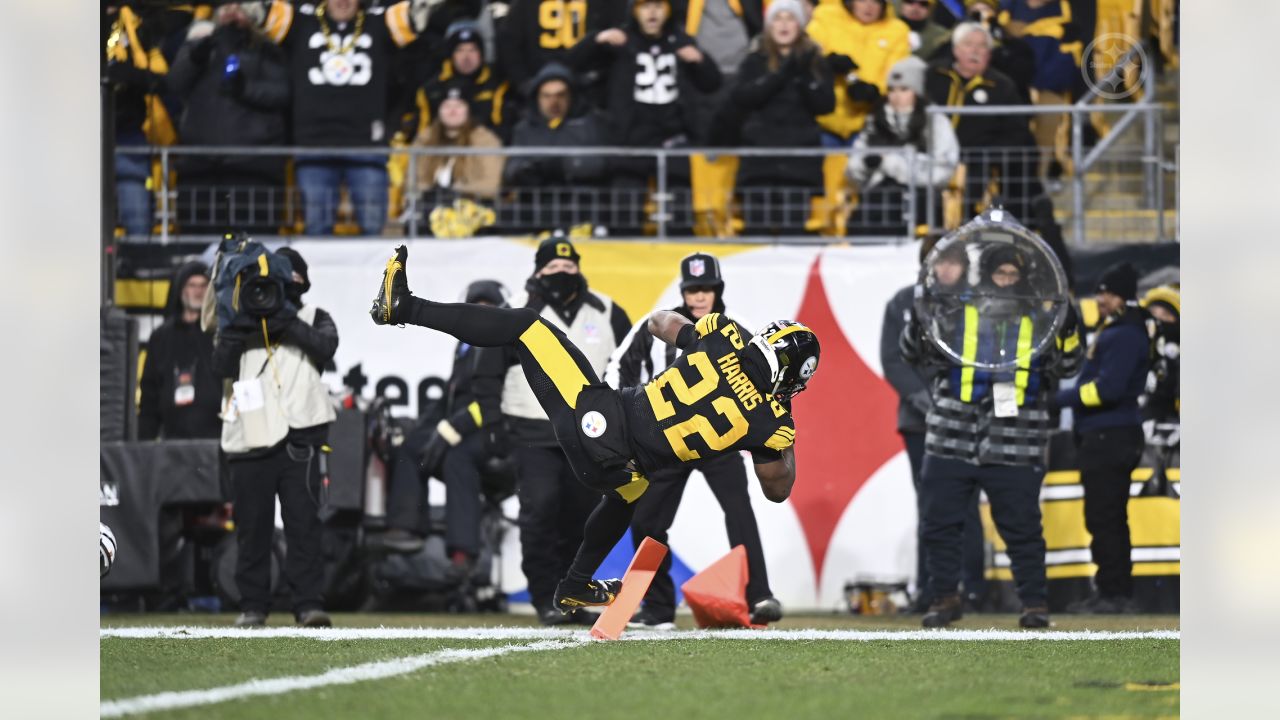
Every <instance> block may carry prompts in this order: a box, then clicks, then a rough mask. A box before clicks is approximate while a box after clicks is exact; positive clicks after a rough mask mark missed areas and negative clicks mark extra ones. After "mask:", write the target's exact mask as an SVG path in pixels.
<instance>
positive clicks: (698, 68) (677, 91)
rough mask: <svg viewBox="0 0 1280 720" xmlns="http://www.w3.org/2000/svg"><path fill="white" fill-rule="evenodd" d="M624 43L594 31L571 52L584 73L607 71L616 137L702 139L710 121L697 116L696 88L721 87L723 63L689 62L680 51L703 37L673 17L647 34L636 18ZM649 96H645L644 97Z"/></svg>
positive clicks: (655, 141) (649, 142)
mask: <svg viewBox="0 0 1280 720" xmlns="http://www.w3.org/2000/svg"><path fill="white" fill-rule="evenodd" d="M622 30H623V32H625V33H626V35H627V42H626V44H625V45H622V46H614V45H609V44H608V43H600V42H597V41H596V39H595V37H589V38H586V39H584V40H583V41H582V42H580V43H578V44H577V45H575V46H574V48H573V50H572V51H570V53H569V61H570V63H571V66H572V67H573V68H574V70H575V71H577V72H578V73H583V72H586V71H588V70H590V69H592V68H601V69H604V71H605V72H606V78H607V87H608V90H607V94H606V98H607V99H606V104H605V110H606V112H607V113H608V115H609V120H610V124H611V126H612V128H613V135H614V138H615V139H616V141H617V142H618V143H620V144H622V145H626V146H630V147H657V146H660V145H663V144H664V143H666V142H668V141H671V140H673V139H675V138H677V137H678V136H681V135H683V136H684V139H685V143H684V144H694V145H697V144H700V140H701V138H696V137H695V134H696V132H697V130H698V128H700V127H701V126H702V125H704V123H700V122H699V121H698V118H697V116H696V107H695V105H694V98H695V94H694V93H695V92H703V93H711V92H715V91H716V90H717V89H718V88H719V87H720V69H719V68H717V67H716V64H715V62H714V61H712V60H711V58H708V57H703V59H702V62H699V63H687V62H684V61H683V60H680V59H679V57H678V56H677V55H676V51H678V50H680V49H681V48H683V47H687V46H690V45H692V46H694V47H697V43H696V42H694V40H693V38H691V37H689V34H688V33H686V32H685V31H684V30H683V28H680V27H678V26H677V25H676V24H675V23H674V22H673V21H671V20H670V19H668V20H667V24H666V26H665V27H664V28H663V31H662V35H661V36H659V37H657V38H650V37H646V36H645V35H644V34H643V33H642V32H641V31H640V27H639V24H638V23H637V22H636V21H635V20H634V19H632V20H630V21H629V22H627V24H626V25H625V27H623V28H622ZM641 98H643V99H641Z"/></svg>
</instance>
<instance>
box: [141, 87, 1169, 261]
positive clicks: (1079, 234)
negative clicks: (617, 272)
mask: <svg viewBox="0 0 1280 720" xmlns="http://www.w3.org/2000/svg"><path fill="white" fill-rule="evenodd" d="M1117 67H1119V66H1117ZM1147 78H1148V79H1147V84H1148V87H1147V97H1148V98H1150V97H1153V96H1154V91H1155V86H1154V82H1155V81H1154V73H1150V72H1149V73H1147ZM1089 99H1090V98H1088V97H1086V98H1082V99H1081V102H1078V103H1075V104H1072V105H1029V106H958V107H957V106H930V107H929V108H928V112H929V113H931V114H944V115H954V116H986V115H1028V116H1032V115H1045V114H1068V115H1070V116H1071V117H1072V120H1073V122H1072V123H1071V127H1072V131H1071V136H1072V142H1071V156H1072V160H1073V165H1074V176H1073V179H1072V189H1073V198H1072V213H1071V216H1072V222H1073V226H1072V238H1073V240H1074V242H1075V244H1077V245H1082V244H1084V237H1085V235H1084V219H1085V212H1084V200H1085V186H1084V176H1085V173H1086V172H1087V171H1088V170H1089V169H1090V168H1092V167H1093V166H1095V165H1096V164H1097V163H1098V162H1099V161H1100V160H1101V159H1102V158H1103V157H1104V155H1105V154H1106V153H1107V151H1108V150H1109V149H1111V148H1112V147H1113V144H1114V142H1115V141H1116V139H1117V138H1118V137H1119V136H1120V135H1121V134H1122V133H1123V132H1124V131H1125V130H1126V129H1127V128H1129V127H1130V126H1131V125H1132V124H1133V123H1134V122H1136V121H1137V119H1138V118H1139V116H1142V117H1143V118H1145V120H1146V131H1147V133H1146V135H1147V136H1146V139H1145V144H1144V154H1143V157H1142V158H1141V162H1142V163H1143V165H1144V167H1145V168H1146V170H1147V172H1146V177H1147V181H1146V191H1145V197H1146V203H1145V204H1146V205H1147V206H1148V207H1154V208H1155V211H1156V218H1157V223H1158V230H1157V235H1158V237H1157V240H1164V239H1166V238H1165V232H1164V188H1163V181H1164V171H1165V168H1166V163H1165V162H1164V159H1163V157H1162V143H1161V142H1160V138H1159V137H1158V135H1156V133H1158V132H1160V131H1161V129H1162V122H1161V117H1160V114H1161V112H1162V111H1163V110H1164V108H1163V106H1162V105H1160V104H1157V103H1150V102H1142V103H1134V104H1116V105H1091V104H1085V103H1086V101H1087V100H1089ZM1092 113H1122V114H1123V117H1122V118H1121V119H1120V121H1119V122H1118V123H1117V124H1116V125H1115V126H1114V128H1113V129H1112V131H1111V132H1110V133H1109V134H1108V135H1107V137H1106V138H1104V139H1103V140H1102V142H1100V143H1099V144H1098V145H1097V146H1095V147H1094V148H1093V149H1092V150H1091V151H1090V152H1088V153H1087V154H1085V152H1084V148H1083V133H1082V124H1083V121H1084V119H1085V117H1086V116H1087V115H1089V114H1092ZM1021 150H1022V151H1023V152H1028V153H1031V152H1035V153H1038V152H1040V149H1038V148H1022V149H1021ZM998 151H1000V149H998V148H965V149H963V150H962V153H963V155H967V156H969V157H974V155H973V153H981V152H998ZM117 152H119V153H122V154H131V155H149V156H158V157H159V161H160V169H161V185H162V187H161V192H160V193H159V206H160V207H159V208H158V210H159V213H158V215H159V217H158V219H159V224H160V228H161V229H160V241H161V242H162V243H168V242H169V241H170V225H171V224H172V222H171V221H172V220H173V219H174V217H175V214H174V209H173V207H172V197H171V194H172V192H171V191H172V189H173V188H172V182H171V180H172V172H173V160H174V158H176V157H183V156H192V155H218V156H241V157H245V156H258V157H262V156H277V157H286V158H307V157H339V158H340V157H368V156H370V155H386V156H388V157H389V156H391V155H405V156H406V157H407V160H408V169H407V172H406V173H405V185H404V199H405V203H406V206H407V207H406V212H405V225H406V228H405V229H406V232H407V234H408V236H409V237H417V236H419V233H420V229H421V228H420V223H421V216H422V213H421V212H420V208H419V204H420V202H421V200H422V197H421V196H422V193H421V191H420V189H419V188H418V185H417V163H418V162H420V161H421V159H422V158H425V157H436V156H454V157H459V156H485V155H502V156H504V157H508V158H512V157H606V158H642V159H652V160H653V161H654V163H655V169H656V173H655V184H656V189H655V192H653V193H651V194H649V195H648V198H649V199H650V200H651V205H652V207H653V211H652V213H651V214H650V217H649V219H650V220H651V221H652V223H653V225H654V228H655V233H656V236H657V237H658V238H659V239H662V238H666V237H667V236H668V229H669V223H670V221H671V219H672V216H673V215H672V203H673V201H674V200H675V199H676V194H675V193H673V191H672V188H671V185H670V177H669V176H670V172H669V170H670V162H671V160H672V159H677V158H688V157H692V156H705V157H709V158H714V157H718V156H726V155H729V156H734V157H738V158H750V157H770V158H805V157H826V156H829V155H832V154H837V153H844V154H846V155H848V156H850V157H852V156H854V155H856V154H859V153H862V154H871V153H875V154H879V155H886V154H893V153H900V154H902V155H904V156H905V157H907V158H909V159H910V158H912V157H913V155H912V154H911V150H910V149H909V148H879V147H877V148H872V149H869V150H853V149H852V148H846V149H832V148H821V147H814V148H759V147H741V148H723V147H715V148H690V147H683V148H634V147H614V146H608V147H503V148H457V147H419V146H409V147H404V148H387V147H358V148H351V147H347V148H318V147H284V146H272V147H264V146H218V147H208V146H181V145H173V146H121V147H119V148H117ZM962 160H964V157H963V156H962ZM925 162H926V163H931V162H932V160H931V159H926V160H925ZM916 169H917V170H922V171H925V172H927V171H928V170H929V169H930V167H929V166H925V167H923V168H921V167H917V168H916ZM916 191H917V187H916V185H915V183H914V178H912V182H911V183H910V185H909V186H908V187H907V188H906V191H905V193H904V195H905V197H904V203H903V212H904V214H905V217H904V221H903V222H902V223H901V225H902V230H903V232H902V233H901V234H900V235H894V236H886V237H882V238H879V239H880V240H884V241H897V242H901V241H903V240H905V239H906V238H908V237H910V236H911V235H912V234H913V232H914V230H915V228H916V227H917V220H918V219H919V218H920V215H921V214H922V212H921V211H922V210H923V215H924V217H925V218H926V222H927V224H928V225H929V226H930V228H931V229H932V230H939V229H941V228H939V227H937V225H936V224H935V222H934V220H935V218H936V217H937V214H936V210H937V207H936V204H935V203H936V202H937V201H938V199H937V192H936V189H935V191H934V192H926V193H923V195H924V196H925V198H926V202H925V207H924V208H920V207H916V205H917V203H916V197H917V192H916ZM975 199H976V198H972V197H967V194H966V202H965V207H966V208H968V207H969V205H970V203H971V202H972V201H973V200H975ZM775 239H778V240H786V238H775ZM863 239H864V240H867V241H872V240H874V239H876V238H863ZM805 240H806V241H808V242H813V241H815V239H814V238H812V237H809V238H805Z"/></svg>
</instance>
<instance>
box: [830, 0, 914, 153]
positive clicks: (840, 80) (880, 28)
mask: <svg viewBox="0 0 1280 720" xmlns="http://www.w3.org/2000/svg"><path fill="white" fill-rule="evenodd" d="M807 31H808V34H809V37H811V38H813V41H814V42H816V43H818V45H820V46H821V47H822V50H823V52H824V53H825V54H826V56H827V64H828V66H829V67H830V68H831V72H832V75H833V76H834V77H835V93H836V109H835V111H834V112H831V113H828V114H827V115H823V116H822V117H820V118H818V123H819V124H820V125H821V126H822V128H823V130H825V131H826V132H827V133H828V134H829V135H830V136H831V137H829V138H826V139H824V144H825V145H827V146H828V147H846V146H848V145H850V144H852V143H853V139H854V136H856V135H857V134H858V132H859V131H861V130H862V126H863V124H864V123H865V122H866V118H867V114H868V113H869V112H871V109H872V108H873V107H875V104H876V102H877V101H878V100H880V98H881V96H883V95H884V93H885V79H886V78H887V77H888V75H889V68H891V67H893V65H894V63H896V62H898V61H899V60H902V59H903V58H905V57H907V56H908V55H910V54H911V43H910V40H909V36H910V33H911V31H910V28H908V27H907V25H906V23H904V22H902V21H901V20H899V19H897V18H895V17H892V16H890V14H889V11H888V8H887V6H886V2H885V0H819V3H818V6H817V7H816V8H814V10H813V19H812V20H810V21H809V26H808V28H807ZM842 169H843V168H842Z"/></svg>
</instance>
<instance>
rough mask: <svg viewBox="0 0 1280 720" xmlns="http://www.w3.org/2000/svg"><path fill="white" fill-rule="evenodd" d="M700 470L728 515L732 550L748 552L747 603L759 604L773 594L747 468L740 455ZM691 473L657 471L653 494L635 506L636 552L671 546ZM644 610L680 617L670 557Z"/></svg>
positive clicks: (651, 484)
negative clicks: (651, 544)
mask: <svg viewBox="0 0 1280 720" xmlns="http://www.w3.org/2000/svg"><path fill="white" fill-rule="evenodd" d="M698 469H699V470H701V471H702V474H703V476H705V477H706V479H707V487H709V488H711V492H712V493H713V494H714V495H715V496H716V501H717V502H719V503H720V509H722V510H724V527H725V531H726V532H727V533H728V535H729V547H737V546H738V545H742V546H743V548H744V549H746V551H747V604H748V605H755V604H756V603H757V602H759V601H760V600H763V599H764V598H767V597H769V596H770V595H772V594H773V592H772V591H771V590H770V589H769V574H768V571H767V570H766V569H765V564H764V548H763V547H762V546H761V544H760V528H759V527H757V526H756V514H755V511H753V510H752V509H751V498H750V496H749V495H747V469H746V466H744V465H743V464H742V458H741V457H739V455H738V454H737V453H732V454H730V455H725V456H723V457H719V458H715V459H714V460H712V461H710V462H708V463H706V464H703V465H699V466H698ZM692 472H693V469H692V468H676V469H672V470H663V471H660V472H656V473H653V474H652V475H651V476H650V477H649V490H648V492H646V493H645V494H644V496H643V497H641V498H640V500H639V501H638V502H637V503H636V511H635V516H634V517H633V518H632V519H631V539H632V540H633V541H634V543H635V546H636V548H639V547H640V543H641V542H642V541H643V540H644V538H645V537H646V536H648V537H651V538H653V539H654V540H657V541H658V542H660V543H662V544H664V545H666V544H667V531H668V530H670V529H671V523H672V522H674V521H675V518H676V510H677V509H679V507H680V498H681V497H683V496H684V488H685V485H686V484H687V483H688V482H689V474H690V473H692ZM644 605H645V607H646V608H649V610H650V611H652V612H653V613H655V614H656V615H657V616H658V617H660V618H668V619H669V618H674V617H675V612H676V591H675V583H674V582H672V580H671V553H667V555H666V557H664V558H663V559H662V566H661V567H660V568H659V569H658V573H657V574H656V575H654V577H653V583H652V584H651V585H649V592H648V593H647V594H646V595H645V596H644Z"/></svg>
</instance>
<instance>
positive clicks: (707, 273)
mask: <svg viewBox="0 0 1280 720" xmlns="http://www.w3.org/2000/svg"><path fill="white" fill-rule="evenodd" d="M691 287H712V288H715V289H716V291H717V292H719V291H721V290H723V289H724V276H723V275H721V274H720V261H719V260H717V259H716V258H715V256H713V255H708V254H706V253H694V254H692V255H690V256H688V257H686V258H685V259H683V260H681V261H680V289H681V290H688V289H689V288H691Z"/></svg>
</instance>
